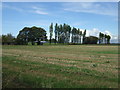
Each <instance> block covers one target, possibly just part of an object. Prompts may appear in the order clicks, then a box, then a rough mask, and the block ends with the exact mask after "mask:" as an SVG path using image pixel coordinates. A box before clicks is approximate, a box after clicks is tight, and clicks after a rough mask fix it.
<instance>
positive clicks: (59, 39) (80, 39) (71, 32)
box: [49, 23, 111, 44]
mask: <svg viewBox="0 0 120 90" xmlns="http://www.w3.org/2000/svg"><path fill="white" fill-rule="evenodd" d="M49 32H50V43H51V40H52V36H53V32H54V34H55V43H69V42H70V38H71V43H78V44H84V41H85V38H86V29H85V30H84V31H83V32H82V31H81V30H80V29H79V28H78V29H77V28H75V27H73V28H71V26H70V25H68V24H65V23H64V24H63V25H62V24H60V25H58V24H57V23H56V24H55V26H54V30H53V23H51V25H50V27H49ZM110 39H111V37H110V35H106V34H103V33H101V32H100V33H99V38H98V40H99V44H101V43H105V44H109V43H110Z"/></svg>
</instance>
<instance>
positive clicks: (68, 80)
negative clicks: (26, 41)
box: [2, 45, 119, 88]
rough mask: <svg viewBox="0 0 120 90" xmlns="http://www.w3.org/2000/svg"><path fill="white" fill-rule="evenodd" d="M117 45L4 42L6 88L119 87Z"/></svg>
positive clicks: (4, 84) (4, 78) (3, 56)
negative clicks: (20, 43)
mask: <svg viewBox="0 0 120 90" xmlns="http://www.w3.org/2000/svg"><path fill="white" fill-rule="evenodd" d="M118 54H119V53H118V46H112V45H46V46H44V45H43V46H19V45H18V46H14V45H13V46H11V45H10V46H7V45H6V46H2V70H3V73H2V81H3V82H2V83H3V88H118V69H119V68H118Z"/></svg>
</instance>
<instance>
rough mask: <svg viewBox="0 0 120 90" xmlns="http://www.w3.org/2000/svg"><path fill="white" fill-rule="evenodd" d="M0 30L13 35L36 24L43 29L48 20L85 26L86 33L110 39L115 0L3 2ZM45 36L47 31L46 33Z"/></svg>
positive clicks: (114, 37)
mask: <svg viewBox="0 0 120 90" xmlns="http://www.w3.org/2000/svg"><path fill="white" fill-rule="evenodd" d="M2 20H3V21H2V26H3V30H2V33H3V34H7V33H12V34H13V35H14V36H17V34H18V33H19V30H21V29H23V28H24V27H32V26H38V27H42V28H44V29H45V30H46V31H47V33H48V30H49V25H50V23H51V22H53V23H54V25H55V23H58V24H63V23H66V24H69V25H70V26H72V27H76V28H80V29H81V30H85V29H86V30H87V36H89V35H92V36H98V34H99V32H103V33H106V34H109V35H111V37H112V42H116V41H117V36H118V3H117V2H99V3H98V2H3V3H2ZM48 36H49V35H48Z"/></svg>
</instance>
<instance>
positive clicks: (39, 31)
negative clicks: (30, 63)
mask: <svg viewBox="0 0 120 90" xmlns="http://www.w3.org/2000/svg"><path fill="white" fill-rule="evenodd" d="M46 39H47V36H46V31H45V30H44V29H43V28H40V27H35V26H33V27H31V28H29V27H25V28H23V29H22V30H21V31H20V32H19V34H18V36H17V42H18V44H22V45H24V44H28V42H31V43H32V44H33V45H34V44H35V41H38V42H39V41H42V40H46Z"/></svg>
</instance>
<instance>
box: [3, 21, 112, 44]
mask: <svg viewBox="0 0 120 90" xmlns="http://www.w3.org/2000/svg"><path fill="white" fill-rule="evenodd" d="M86 32H87V30H86V29H85V30H84V31H82V30H80V29H79V28H75V27H71V26H70V25H68V24H65V23H64V24H63V25H62V24H59V25H58V24H57V23H56V24H55V25H53V23H51V25H50V26H49V35H50V36H49V40H48V39H47V36H46V34H47V33H46V30H45V29H43V28H41V27H36V26H33V27H24V28H23V29H22V30H20V31H19V34H18V35H17V37H16V38H15V37H14V36H13V35H12V34H7V35H2V44H3V45H5V44H7V45H11V44H15V45H28V43H31V44H32V45H35V43H37V45H42V44H43V43H42V41H49V43H50V44H51V43H55V44H57V43H63V44H97V43H98V42H99V44H110V39H111V37H110V35H106V34H104V33H101V32H100V33H99V37H96V36H89V37H86ZM53 34H54V37H53Z"/></svg>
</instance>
